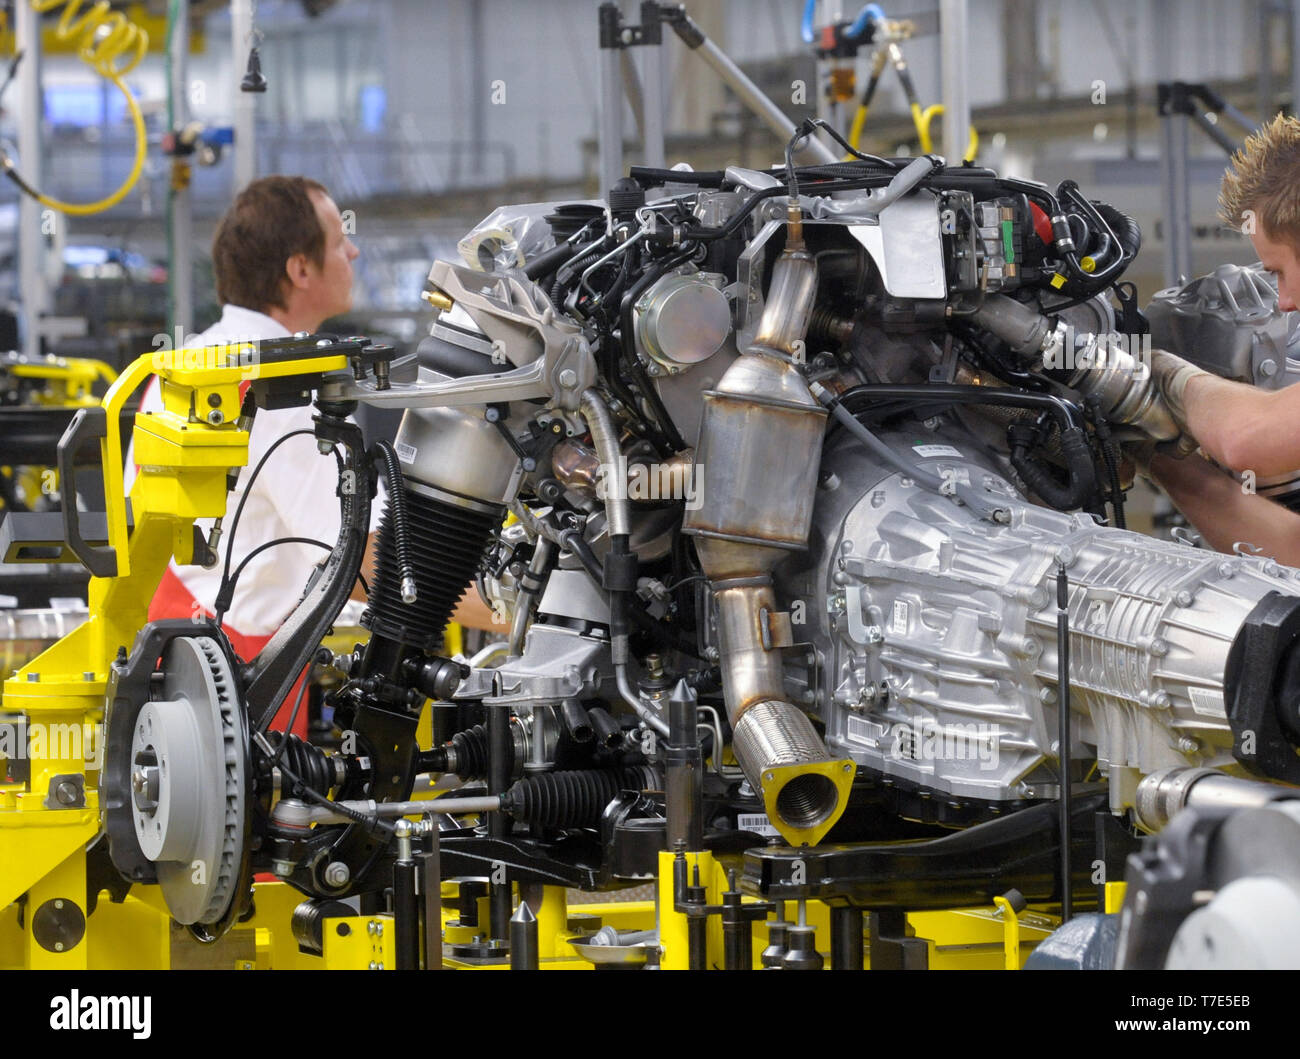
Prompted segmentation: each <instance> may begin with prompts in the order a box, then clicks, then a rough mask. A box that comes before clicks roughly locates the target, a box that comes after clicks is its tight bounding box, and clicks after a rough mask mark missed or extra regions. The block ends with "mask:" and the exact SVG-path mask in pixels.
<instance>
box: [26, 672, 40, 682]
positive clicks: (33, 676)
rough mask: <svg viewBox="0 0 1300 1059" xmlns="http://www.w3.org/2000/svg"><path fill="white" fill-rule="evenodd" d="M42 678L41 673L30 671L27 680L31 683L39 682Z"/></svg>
mask: <svg viewBox="0 0 1300 1059" xmlns="http://www.w3.org/2000/svg"><path fill="white" fill-rule="evenodd" d="M40 679H41V675H40V674H39V673H28V674H27V681H28V683H30V684H35V683H37V682H38V681H39V680H40Z"/></svg>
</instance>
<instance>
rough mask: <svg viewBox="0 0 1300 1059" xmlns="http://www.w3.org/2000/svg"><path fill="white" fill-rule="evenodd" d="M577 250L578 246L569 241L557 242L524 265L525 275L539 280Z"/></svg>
mask: <svg viewBox="0 0 1300 1059" xmlns="http://www.w3.org/2000/svg"><path fill="white" fill-rule="evenodd" d="M576 252H577V247H573V246H570V245H569V244H568V243H567V242H564V243H557V244H556V245H555V246H553V247H551V248H550V249H549V250H546V251H544V252H543V253H540V254H538V255H537V256H536V257H535V258H533V259H532V260H531V261H530V262H528V264H526V265H525V266H524V275H525V276H527V277H528V278H529V279H531V280H539V279H541V278H542V277H543V276H549V275H550V274H551V273H552V272H554V271H555V270H556V269H558V268H559V267H560V266H561V265H563V264H564V263H565V262H566V261H568V260H569V258H571V257H573V255H574V254H575V253H576Z"/></svg>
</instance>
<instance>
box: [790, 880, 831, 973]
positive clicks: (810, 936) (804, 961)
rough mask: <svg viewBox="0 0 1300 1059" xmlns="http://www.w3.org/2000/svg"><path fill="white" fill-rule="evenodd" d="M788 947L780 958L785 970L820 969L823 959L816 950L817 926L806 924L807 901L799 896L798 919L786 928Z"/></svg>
mask: <svg viewBox="0 0 1300 1059" xmlns="http://www.w3.org/2000/svg"><path fill="white" fill-rule="evenodd" d="M786 939H787V941H788V942H789V946H790V947H789V949H788V950H787V951H786V954H785V956H784V957H783V958H782V960H781V969H782V970H785V971H820V970H821V969H822V965H823V963H824V962H825V960H824V959H823V958H822V954H821V953H820V952H818V951H817V928H816V927H812V926H809V925H808V902H807V901H806V900H804V899H803V898H802V897H801V898H799V919H798V922H797V923H795V924H794V926H792V927H790V928H788V929H787V930H786Z"/></svg>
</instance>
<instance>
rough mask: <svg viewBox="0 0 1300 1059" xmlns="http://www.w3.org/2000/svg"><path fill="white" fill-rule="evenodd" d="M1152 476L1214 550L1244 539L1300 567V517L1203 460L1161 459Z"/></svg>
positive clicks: (1153, 464)
mask: <svg viewBox="0 0 1300 1059" xmlns="http://www.w3.org/2000/svg"><path fill="white" fill-rule="evenodd" d="M1151 472H1152V474H1153V475H1154V476H1155V478H1156V480H1157V481H1158V482H1159V483H1160V486H1161V487H1162V488H1163V489H1164V490H1165V492H1166V493H1168V494H1169V499H1170V500H1172V501H1173V503H1174V506H1175V507H1177V508H1178V510H1179V511H1181V512H1182V513H1183V515H1184V516H1185V517H1186V519H1187V521H1188V522H1190V523H1191V524H1192V525H1193V526H1195V527H1196V528H1197V530H1199V531H1200V533H1201V535H1202V536H1203V537H1204V538H1205V540H1206V542H1207V543H1208V544H1209V545H1210V546H1211V547H1212V548H1214V549H1216V550H1217V551H1221V552H1228V551H1231V550H1232V546H1233V545H1234V544H1236V543H1237V542H1238V541H1244V542H1246V543H1248V544H1253V545H1255V546H1256V547H1258V548H1262V549H1263V551H1264V554H1266V555H1270V556H1272V557H1273V558H1274V559H1276V560H1278V562H1282V563H1286V564H1287V565H1289V566H1300V515H1298V514H1296V513H1295V512H1293V511H1288V510H1287V509H1286V508H1284V507H1281V506H1280V505H1278V504H1275V503H1273V502H1272V501H1271V500H1269V499H1267V498H1266V497H1262V496H1259V495H1257V494H1256V493H1253V492H1247V491H1245V490H1243V488H1242V484H1241V483H1240V482H1238V481H1237V480H1236V479H1234V478H1233V477H1232V476H1231V475H1229V474H1226V473H1224V472H1223V471H1222V470H1220V469H1219V468H1218V467H1215V466H1214V465H1213V464H1211V463H1209V462H1207V461H1206V460H1203V459H1201V458H1200V457H1198V456H1188V457H1187V458H1186V459H1183V460H1176V459H1173V458H1171V457H1168V456H1163V455H1158V456H1156V457H1155V458H1154V459H1153V460H1152V461H1151Z"/></svg>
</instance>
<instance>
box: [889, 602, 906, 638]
mask: <svg viewBox="0 0 1300 1059" xmlns="http://www.w3.org/2000/svg"><path fill="white" fill-rule="evenodd" d="M907 611H908V606H907V600H905V599H896V600H894V613H893V617H892V618H891V620H890V623H889V629H890V631H891V632H892V633H894V634H895V635H897V636H901V635H902V634H903V633H905V632H907V619H908V613H907Z"/></svg>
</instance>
